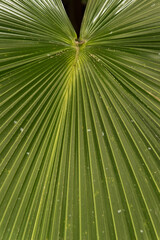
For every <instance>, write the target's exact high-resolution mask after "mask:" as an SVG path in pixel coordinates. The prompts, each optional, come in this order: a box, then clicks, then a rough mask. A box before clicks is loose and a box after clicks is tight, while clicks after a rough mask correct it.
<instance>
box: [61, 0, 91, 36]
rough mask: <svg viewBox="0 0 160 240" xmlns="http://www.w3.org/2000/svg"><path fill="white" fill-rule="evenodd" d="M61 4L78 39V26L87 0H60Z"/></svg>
mask: <svg viewBox="0 0 160 240" xmlns="http://www.w3.org/2000/svg"><path fill="white" fill-rule="evenodd" d="M62 2H63V4H64V7H65V9H66V12H67V14H68V16H69V18H70V20H71V22H72V25H73V27H74V29H75V31H76V33H77V36H78V37H79V31H80V26H81V22H82V18H83V14H84V11H85V7H86V2H87V0H62Z"/></svg>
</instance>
